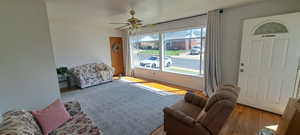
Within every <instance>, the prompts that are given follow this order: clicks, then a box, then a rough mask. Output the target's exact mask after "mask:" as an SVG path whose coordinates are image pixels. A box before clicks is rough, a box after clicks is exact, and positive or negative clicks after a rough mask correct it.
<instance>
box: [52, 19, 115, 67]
mask: <svg viewBox="0 0 300 135" xmlns="http://www.w3.org/2000/svg"><path fill="white" fill-rule="evenodd" d="M86 21H87V20H86ZM50 31H51V37H52V44H53V48H54V56H55V61H56V65H57V67H60V66H67V67H73V66H76V65H81V64H87V63H92V62H104V63H107V64H109V65H110V64H111V55H110V47H109V37H110V36H121V33H120V32H119V31H117V30H114V29H112V28H109V27H101V24H99V25H92V24H86V23H80V22H78V23H75V22H74V23H72V22H70V21H67V20H66V21H65V20H50Z"/></svg>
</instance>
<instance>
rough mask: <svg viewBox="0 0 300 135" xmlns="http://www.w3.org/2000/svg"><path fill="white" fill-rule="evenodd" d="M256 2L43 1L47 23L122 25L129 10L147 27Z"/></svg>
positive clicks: (199, 0)
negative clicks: (133, 10)
mask: <svg viewBox="0 0 300 135" xmlns="http://www.w3.org/2000/svg"><path fill="white" fill-rule="evenodd" d="M257 1H262V0H46V3H47V9H48V16H49V18H50V21H51V20H52V21H53V20H64V21H70V22H85V23H89V24H90V23H93V24H108V23H109V22H125V21H126V19H128V18H129V17H130V16H129V15H128V11H129V10H130V9H131V8H133V9H135V10H136V12H137V13H136V17H138V18H140V19H142V20H144V24H151V23H157V22H162V21H167V20H173V19H177V18H182V17H187V16H192V15H197V14H203V13H206V12H207V11H209V10H213V9H218V8H227V7H234V6H239V5H245V4H248V3H252V2H257ZM108 26H112V27H117V26H116V25H108Z"/></svg>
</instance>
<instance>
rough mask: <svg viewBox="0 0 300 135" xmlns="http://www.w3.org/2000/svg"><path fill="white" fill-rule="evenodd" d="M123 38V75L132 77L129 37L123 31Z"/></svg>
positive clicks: (126, 32)
mask: <svg viewBox="0 0 300 135" xmlns="http://www.w3.org/2000/svg"><path fill="white" fill-rule="evenodd" d="M123 37H124V41H123V42H124V49H123V54H124V56H125V57H124V59H125V60H124V61H125V74H126V76H132V74H133V73H132V66H131V48H130V39H129V38H130V35H129V33H128V31H127V30H126V31H123Z"/></svg>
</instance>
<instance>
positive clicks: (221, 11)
mask: <svg viewBox="0 0 300 135" xmlns="http://www.w3.org/2000/svg"><path fill="white" fill-rule="evenodd" d="M219 12H220V13H223V12H224V11H223V9H219ZM204 15H207V13H204V14H198V15H193V16H188V17H182V18H178V19H174V20H169V21H164V22H158V23H154V24H153V25H158V24H164V23H170V22H175V21H180V20H185V19H190V18H194V17H199V16H204Z"/></svg>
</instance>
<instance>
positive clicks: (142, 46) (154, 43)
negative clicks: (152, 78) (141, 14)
mask: <svg viewBox="0 0 300 135" xmlns="http://www.w3.org/2000/svg"><path fill="white" fill-rule="evenodd" d="M130 44H131V46H132V58H133V64H134V66H135V67H141V68H149V69H159V67H160V43H159V34H149V35H141V36H131V37H130Z"/></svg>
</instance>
